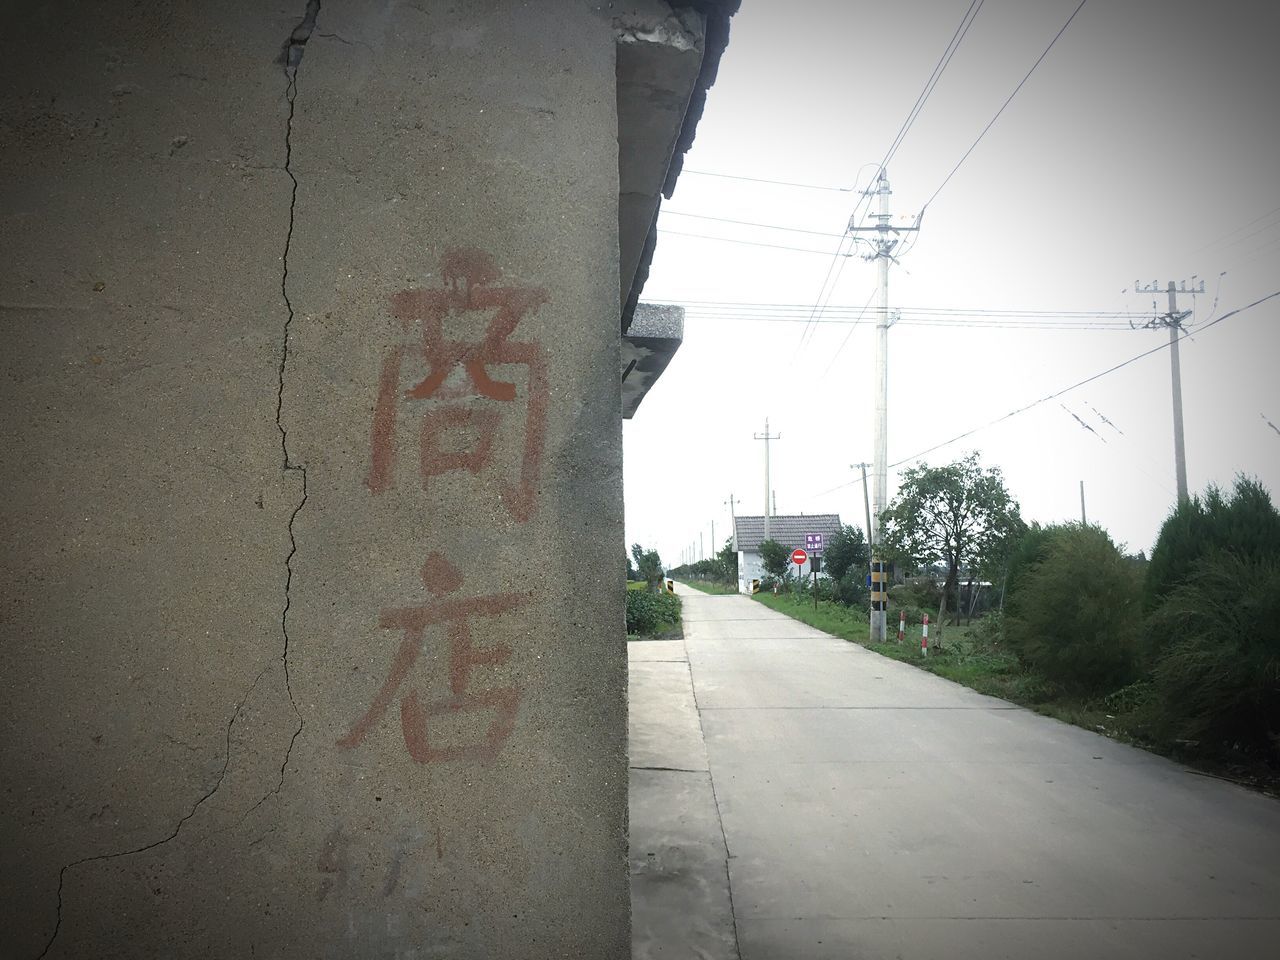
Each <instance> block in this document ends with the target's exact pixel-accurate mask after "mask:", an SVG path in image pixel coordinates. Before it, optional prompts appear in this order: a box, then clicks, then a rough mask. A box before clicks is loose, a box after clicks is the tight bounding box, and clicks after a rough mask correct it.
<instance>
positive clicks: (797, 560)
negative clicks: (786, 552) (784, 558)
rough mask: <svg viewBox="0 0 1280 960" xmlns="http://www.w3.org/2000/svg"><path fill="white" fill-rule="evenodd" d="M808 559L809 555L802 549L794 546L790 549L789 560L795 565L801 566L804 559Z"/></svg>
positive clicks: (803, 563)
mask: <svg viewBox="0 0 1280 960" xmlns="http://www.w3.org/2000/svg"><path fill="white" fill-rule="evenodd" d="M808 559H809V555H808V554H807V553H805V552H804V551H803V550H801V549H800V548H799V547H796V548H795V549H794V550H792V551H791V562H792V563H794V564H795V565H796V566H797V567H803V566H804V565H805V561H807V560H808Z"/></svg>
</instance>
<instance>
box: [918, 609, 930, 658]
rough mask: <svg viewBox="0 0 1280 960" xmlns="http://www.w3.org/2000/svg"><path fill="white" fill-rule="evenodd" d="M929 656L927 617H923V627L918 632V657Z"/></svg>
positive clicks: (926, 615)
mask: <svg viewBox="0 0 1280 960" xmlns="http://www.w3.org/2000/svg"><path fill="white" fill-rule="evenodd" d="M928 655H929V615H928V614H927V613H926V614H925V615H924V626H923V628H922V630H921V632H920V656H922V657H927V656H928Z"/></svg>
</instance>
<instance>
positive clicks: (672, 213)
mask: <svg viewBox="0 0 1280 960" xmlns="http://www.w3.org/2000/svg"><path fill="white" fill-rule="evenodd" d="M662 213H663V214H664V215H665V216H669V217H692V218H694V219H696V220H714V221H716V222H717V223H734V224H737V225H738V226H740V227H760V228H762V229H764V230H785V231H787V232H788V233H807V234H811V235H813V236H815V237H844V234H843V233H831V232H830V231H828V230H806V229H804V228H802V227H784V226H781V225H780V224H776V223H755V222H753V221H751V220H730V219H729V218H728V217H713V216H711V215H709V214H705V213H685V212H684V211H683V210H667V209H666V208H663V210H662Z"/></svg>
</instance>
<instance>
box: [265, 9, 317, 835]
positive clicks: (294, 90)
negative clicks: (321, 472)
mask: <svg viewBox="0 0 1280 960" xmlns="http://www.w3.org/2000/svg"><path fill="white" fill-rule="evenodd" d="M319 15H320V0H307V7H306V11H305V13H304V14H303V16H302V20H301V21H299V23H298V25H297V26H296V27H294V28H293V32H292V33H291V34H290V35H289V39H288V40H287V41H285V44H284V47H283V49H282V50H281V55H282V58H283V61H284V74H285V78H286V79H287V80H288V84H287V85H286V87H285V99H286V100H287V101H288V103H289V115H288V118H287V119H286V120H285V133H284V172H285V173H286V174H287V175H288V177H289V182H290V194H289V229H288V230H287V231H286V233H285V238H284V254H283V255H282V256H281V265H282V268H281V272H280V295H281V297H282V298H283V299H284V305H285V309H286V310H287V311H288V316H287V318H286V319H285V322H284V334H283V337H282V343H281V347H280V368H279V389H278V391H277V393H276V429H277V430H278V431H279V432H280V454H281V458H282V462H283V469H284V472H285V473H296V474H298V475H299V476H301V477H302V499H301V500H299V501H298V505H297V506H296V507H294V508H293V513H291V514H290V515H289V525H288V530H289V553H288V555H287V556H286V557H285V560H284V567H285V579H284V609H283V610H281V611H280V633H281V635H282V636H283V637H284V651H283V653H282V654H281V656H280V661H281V663H282V664H283V665H284V686H285V692H286V693H287V694H288V695H289V706H290V707H292V708H293V714H294V716H295V717H296V718H297V720H298V725H297V727H295V728H294V731H293V736H291V737H290V738H289V746H288V748H287V749H286V750H285V754H284V759H283V760H282V761H281V762H280V780H279V782H278V783H277V784H276V785H275V787H274V788H272V790H271V791H270V792H269V793H268V794H266V796H264V797H263V798H262V799H261V800H259V801H258V802H257V803H255V804H254V805H253V807H251V808H250V811H252V810H256V809H257V808H258V807H259V806H261V805H262V803H264V802H265V801H266V799H267V797H269V796H273V795H275V794H278V793H279V792H280V790H281V789H282V788H283V787H284V778H285V771H286V770H287V769H288V766H289V759H290V758H291V757H292V756H293V745H294V744H295V743H296V742H297V740H298V737H299V735H300V734H301V733H302V725H303V724H302V713H301V711H300V710H298V703H297V701H296V700H294V698H293V680H292V677H291V676H290V674H289V609H290V607H291V606H292V605H293V597H292V592H291V591H292V588H293V558H294V556H296V555H297V553H298V541H297V538H296V537H295V536H294V532H293V524H294V521H295V520H297V518H298V514H299V513H301V512H302V508H303V507H305V506H306V505H307V468H306V466H305V465H303V464H300V463H294V462H293V458H292V457H291V456H290V455H289V431H288V430H286V429H285V427H284V421H283V419H282V417H283V413H284V379H285V373H286V371H287V368H288V366H289V333H290V328H291V327H292V326H293V320H294V311H293V301H292V300H290V299H289V251H290V249H291V247H292V245H293V228H294V224H295V222H296V211H297V206H298V178H297V177H296V176H294V173H293V117H294V110H295V108H296V106H297V99H298V65H299V64H301V63H302V55H303V53H304V52H305V50H306V45H307V41H308V40H310V39H311V34H312V32H313V31H314V30H315V28H316V19H317V18H318V17H319Z"/></svg>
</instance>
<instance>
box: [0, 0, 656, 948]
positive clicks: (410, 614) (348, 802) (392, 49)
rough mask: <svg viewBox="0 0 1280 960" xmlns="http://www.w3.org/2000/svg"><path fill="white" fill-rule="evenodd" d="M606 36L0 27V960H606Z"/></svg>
mask: <svg viewBox="0 0 1280 960" xmlns="http://www.w3.org/2000/svg"><path fill="white" fill-rule="evenodd" d="M600 6H603V5H600V4H593V3H588V2H563V3H556V4H550V5H544V7H550V8H553V9H550V10H548V9H540V8H530V7H529V6H527V5H524V4H519V3H514V2H511V3H506V2H488V3H478V4H465V5H464V4H458V5H449V4H445V3H432V2H426V3H413V4H410V3H405V4H400V3H393V2H390V0H388V2H385V3H383V2H363V3H347V4H339V3H337V2H321V3H318V4H317V3H315V0H312V3H311V4H307V3H305V2H301V0H299V2H297V3H296V4H294V5H290V7H289V8H285V7H265V6H263V5H262V4H259V3H254V2H249V0H235V2H230V3H225V4H216V5H212V4H204V5H196V4H175V3H163V2H156V3H153V4H150V5H146V6H141V7H139V6H136V5H126V4H123V3H119V4H115V3H108V4H101V5H89V6H87V7H85V6H80V5H76V6H75V8H74V10H73V8H72V5H71V4H69V3H64V4H51V5H43V6H40V7H39V8H38V9H37V8H35V6H34V5H33V7H32V9H31V10H28V11H16V12H15V11H10V12H8V13H6V15H5V17H6V22H5V28H4V30H3V31H0V44H3V56H0V164H2V165H3V170H4V172H5V175H4V177H3V187H2V188H0V189H2V191H3V192H2V193H0V247H2V248H3V255H4V262H5V263H6V265H7V266H8V268H9V269H8V270H7V271H6V272H5V273H4V274H2V275H0V316H2V317H3V320H4V328H3V334H4V338H5V349H4V350H3V351H2V352H0V365H2V367H3V371H4V377H3V380H2V381H0V382H2V383H3V401H4V402H3V406H2V408H0V410H2V412H0V417H2V418H3V431H4V432H3V436H4V440H5V444H6V447H5V449H6V452H7V454H8V455H7V456H6V458H5V460H4V467H3V469H4V471H5V473H4V489H5V490H6V492H7V494H8V496H7V498H6V503H5V505H4V511H5V520H4V523H5V529H6V531H8V533H9V544H10V549H9V550H8V551H7V555H6V556H5V558H4V561H3V579H2V581H0V602H2V603H3V606H2V607H0V609H2V610H3V614H2V616H3V618H4V620H3V623H4V643H3V648H2V652H0V715H2V716H3V717H4V722H5V734H4V738H3V743H2V745H0V749H2V751H3V755H2V757H0V759H2V761H3V771H4V789H3V791H0V800H2V802H3V808H2V809H0V858H2V860H0V904H2V905H3V906H0V938H2V939H3V942H4V943H5V944H6V947H5V953H6V955H12V956H15V957H33V958H34V957H40V956H48V957H94V958H99V957H150V956H166V957H246V956H254V955H257V956H263V957H298V958H302V957H307V958H313V957H326V958H328V957H333V958H339V957H343V958H345V957H410V956H420V957H429V956H450V957H494V956H502V957H530V958H535V957H562V956H574V957H578V956H583V957H623V956H627V955H629V920H628V897H627V879H626V877H627V864H626V832H625V830H626V757H625V749H626V745H625V683H626V664H625V649H624V638H623V627H622V622H623V618H622V590H621V587H622V576H623V570H622V564H623V559H622V558H623V553H622V548H623V537H622V502H621V496H622V480H621V418H620V398H619V391H618V381H617V376H618V350H619V332H618V313H619V303H618V299H619V295H618V252H617V228H618V224H617V202H618V182H617V171H618V163H617V118H616V107H615V90H614V63H615V61H614V57H615V50H614V45H615V43H614V42H615V34H614V22H613V20H612V17H613V16H614V14H613V13H612V12H611V11H609V10H607V9H605V10H599V9H597V7H600ZM618 6H623V5H621V4H619V5H618ZM642 6H644V7H646V8H647V7H652V6H653V4H651V3H647V4H644V5H642ZM309 9H310V12H311V13H312V14H314V16H313V17H311V19H310V20H309V21H308V19H307V15H308V10H309ZM549 14H550V15H549ZM290 37H292V38H293V47H292V50H293V57H292V58H290V57H289V56H288V52H289V46H288V41H289V39H290ZM303 41H305V44H304V42H303ZM437 323H438V325H439V328H438V330H436V331H435V333H433V330H435V327H434V325H435V324H437ZM504 325H505V328H504ZM500 328H502V329H500ZM486 338H487V339H486ZM459 345H461V346H459ZM468 362H470V366H468ZM437 369H439V370H440V371H441V373H442V376H441V377H440V378H439V382H438V383H434V384H433V383H432V382H431V381H432V377H431V374H432V372H433V371H434V370H437ZM485 598H488V599H485ZM463 617H469V618H470V619H469V620H466V621H465V623H464V621H463V619H461V618H463ZM415 618H416V619H415ZM415 624H416V625H415ZM467 627H469V632H468V629H467Z"/></svg>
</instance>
